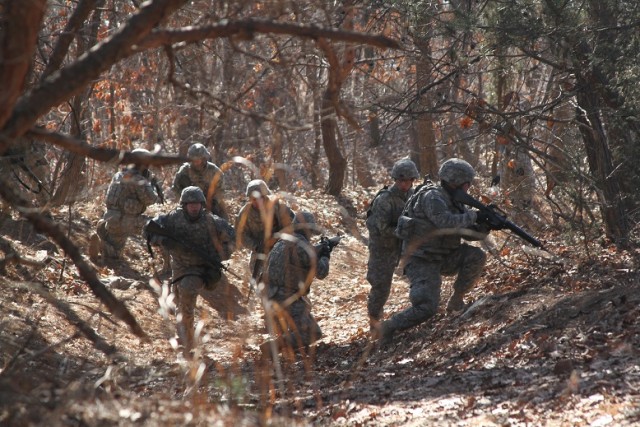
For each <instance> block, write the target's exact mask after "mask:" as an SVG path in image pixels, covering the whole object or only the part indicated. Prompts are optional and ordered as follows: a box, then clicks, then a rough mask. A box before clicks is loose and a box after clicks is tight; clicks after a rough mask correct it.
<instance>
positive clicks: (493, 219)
mask: <svg viewBox="0 0 640 427" xmlns="http://www.w3.org/2000/svg"><path fill="white" fill-rule="evenodd" d="M453 200H455V201H458V202H460V203H463V204H465V205H467V206H471V207H473V208H476V209H478V210H479V211H480V212H482V213H484V214H486V215H487V217H488V218H489V220H488V224H487V225H489V227H490V228H491V229H492V230H501V229H504V228H506V229H508V230H510V231H511V232H512V233H513V234H515V235H516V236H518V237H520V238H521V239H523V240H526V241H527V242H529V243H531V244H532V245H533V246H535V247H536V248H541V249H544V248H543V246H542V242H540V241H539V240H538V239H536V238H535V237H533V236H532V235H530V234H529V233H527V232H526V231H524V230H523V229H522V228H520V227H518V226H517V225H516V224H514V223H513V222H511V221H509V220H508V219H507V217H506V215H503V214H501V213H500V212H498V210H497V208H495V207H494V206H487V205H485V204H484V203H482V202H480V201H479V200H476V199H474V198H473V197H472V196H471V195H470V194H467V193H466V192H464V191H462V190H460V189H458V190H456V191H455V192H454V193H453Z"/></svg>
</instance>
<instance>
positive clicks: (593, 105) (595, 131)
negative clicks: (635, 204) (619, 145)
mask: <svg viewBox="0 0 640 427" xmlns="http://www.w3.org/2000/svg"><path fill="white" fill-rule="evenodd" d="M577 83H578V85H577V86H578V89H577V100H578V107H579V110H578V111H579V112H578V121H579V122H580V124H581V126H580V132H581V133H582V138H583V140H584V146H585V151H586V152H587V161H588V162H589V169H590V170H591V173H592V175H593V177H594V179H595V181H596V185H597V186H598V189H599V191H598V197H599V198H600V202H601V204H602V206H601V210H602V219H603V222H604V227H605V233H606V235H607V237H608V238H610V239H611V240H613V241H614V242H615V243H616V244H619V245H622V246H625V245H626V244H627V243H628V240H629V220H628V218H627V213H626V212H625V210H624V207H623V203H622V197H621V195H620V184H619V182H618V178H617V175H616V174H615V173H614V167H613V161H612V157H611V150H610V148H609V142H608V140H607V135H606V133H605V130H604V127H603V124H602V120H601V117H600V113H599V108H598V95H597V91H596V90H595V89H594V88H593V85H591V84H590V82H589V81H588V80H587V78H586V77H585V76H583V75H578V76H577Z"/></svg>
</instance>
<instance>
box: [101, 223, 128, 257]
mask: <svg viewBox="0 0 640 427" xmlns="http://www.w3.org/2000/svg"><path fill="white" fill-rule="evenodd" d="M98 235H99V236H100V238H101V239H102V250H103V255H104V256H106V257H108V258H120V256H121V254H122V250H123V249H124V244H125V243H126V241H127V237H128V235H127V227H126V225H125V223H124V222H123V221H122V218H119V217H111V218H105V225H104V234H103V235H100V234H98Z"/></svg>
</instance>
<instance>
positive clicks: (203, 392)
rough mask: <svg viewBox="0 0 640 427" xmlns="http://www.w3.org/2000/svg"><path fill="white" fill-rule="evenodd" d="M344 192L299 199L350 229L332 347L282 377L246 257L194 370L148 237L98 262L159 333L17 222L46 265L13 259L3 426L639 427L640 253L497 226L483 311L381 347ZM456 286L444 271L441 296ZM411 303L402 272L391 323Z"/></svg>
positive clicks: (207, 321)
mask: <svg viewBox="0 0 640 427" xmlns="http://www.w3.org/2000/svg"><path fill="white" fill-rule="evenodd" d="M346 196H347V197H345V198H343V199H342V204H343V205H344V206H341V205H340V204H339V203H338V201H337V200H336V199H335V198H332V197H330V196H327V195H324V194H322V193H320V192H312V193H307V194H304V195H300V196H297V199H296V201H295V203H294V206H293V207H294V209H295V210H298V209H309V210H312V211H314V212H315V213H316V214H317V216H318V218H319V223H320V224H321V225H323V226H324V227H325V228H326V229H327V230H328V232H327V233H328V234H329V235H333V234H336V233H340V234H343V235H344V236H345V237H344V238H343V240H342V242H341V243H340V245H339V246H338V247H337V248H336V249H335V251H334V253H333V255H332V258H331V272H330V274H329V276H328V277H327V278H326V279H325V280H323V281H317V280H316V281H315V282H314V284H313V285H312V290H311V293H310V298H311V301H312V302H313V313H314V315H315V317H316V319H317V320H318V322H319V324H320V326H321V327H322V329H323V332H324V338H323V339H322V340H321V342H320V343H319V344H318V345H317V346H316V347H314V348H312V352H311V353H312V354H310V355H309V356H308V357H305V358H300V357H299V356H298V357H297V358H293V359H292V358H290V357H287V356H286V355H284V356H283V357H282V358H281V359H280V360H279V363H278V364H277V365H276V367H275V369H271V368H269V369H266V368H264V366H263V362H261V353H260V350H259V345H260V343H262V342H263V341H264V340H265V339H266V338H267V335H266V333H265V330H264V325H263V320H262V308H261V304H260V302H259V301H258V299H257V298H256V297H255V294H254V295H251V296H248V297H247V295H248V286H247V281H246V278H247V276H248V274H249V273H248V271H247V262H248V253H247V252H246V251H244V250H242V251H238V252H236V253H235V254H234V256H233V258H232V259H231V261H230V263H229V268H230V270H232V271H234V272H236V273H238V274H239V275H240V276H242V277H244V279H243V280H240V279H237V278H235V277H230V282H231V284H232V285H233V287H232V288H229V289H226V290H224V289H218V290H215V291H213V292H212V293H211V295H209V296H208V298H206V299H199V303H198V313H197V316H198V318H199V319H201V320H202V322H203V329H202V332H201V333H200V336H201V338H202V341H203V342H202V344H201V346H200V354H199V355H198V357H197V359H196V360H195V361H186V360H184V358H183V357H182V356H181V353H180V351H178V350H176V349H175V346H173V345H172V343H173V342H174V341H173V337H174V335H175V324H174V322H175V319H174V316H173V314H171V312H170V311H168V310H167V309H166V307H167V303H170V302H171V301H170V299H169V300H167V298H165V297H159V293H161V292H162V286H158V284H157V282H150V278H151V274H150V272H151V271H153V268H159V263H158V262H157V261H154V260H150V259H149V257H148V256H147V254H146V249H145V245H144V242H142V241H141V240H136V239H133V240H131V242H130V244H129V245H128V247H127V249H126V253H125V260H124V262H119V263H116V264H113V265H107V266H100V267H99V274H100V276H101V278H103V280H104V281H105V283H108V287H109V289H110V290H111V291H112V292H113V294H114V295H115V296H116V297H117V298H118V299H120V300H121V301H123V302H124V303H125V304H126V306H127V307H128V308H129V310H130V311H131V312H132V313H133V315H134V316H135V317H136V319H137V320H138V322H139V323H140V325H141V326H142V328H143V329H144V331H145V332H146V334H147V335H148V339H147V340H141V339H140V338H138V337H136V336H135V335H133V334H132V333H131V332H130V330H129V329H128V328H127V327H126V326H125V325H124V324H123V323H122V322H120V321H118V320H116V319H115V317H114V316H113V315H111V314H109V313H108V312H106V309H105V307H104V306H103V305H102V304H101V303H100V302H99V301H98V300H97V298H96V297H95V296H94V295H93V294H92V293H91V291H90V289H89V288H88V286H87V285H86V284H85V283H84V282H83V281H82V280H81V279H80V278H79V275H78V272H77V270H76V268H75V267H74V266H73V265H72V264H70V262H69V261H68V260H66V261H65V258H64V256H63V255H62V254H61V253H59V252H55V251H54V250H53V249H54V246H53V245H51V244H50V243H48V242H47V241H45V240H44V239H43V238H42V237H41V236H39V235H37V234H35V233H34V232H33V231H32V229H31V227H30V226H29V224H26V223H24V222H22V221H20V220H17V219H16V218H4V219H3V220H2V222H1V223H0V231H1V232H2V235H3V236H4V237H5V239H7V240H8V241H10V242H11V243H12V244H13V245H14V247H15V248H16V249H19V250H20V251H21V253H23V254H24V255H25V256H26V257H28V258H29V259H31V260H33V261H34V265H33V266H25V265H16V264H9V265H8V266H6V271H5V272H4V273H5V274H4V277H0V280H1V282H2V292H0V425H11V426H27V425H47V426H105V425H106V426H117V425H118V426H124V425H145V426H160V425H162V426H164V425H233V426H236V425H287V426H289V425H349V426H365V425H409V426H418V425H420V426H422V425H443V426H543V425H546V426H607V425H610V426H624V425H629V426H631V425H638V423H640V366H639V364H638V357H639V356H640V322H639V320H638V319H640V282H639V280H638V279H639V274H638V270H637V265H638V261H639V260H640V253H639V252H638V251H637V250H630V251H620V250H617V249H616V248H615V247H614V246H608V245H602V244H601V245H600V246H598V247H594V246H593V245H592V246H591V247H590V248H589V251H587V250H586V248H585V247H583V246H581V245H568V244H564V243H561V241H562V239H561V238H559V237H554V236H552V235H551V234H550V233H546V235H542V236H541V237H542V238H543V240H545V241H546V245H547V247H548V249H549V252H550V253H551V254H552V255H551V256H542V255H541V254H540V253H537V252H535V251H530V250H525V249H523V247H522V246H521V245H520V242H516V241H515V238H510V239H509V240H508V242H507V244H504V242H503V240H504V238H505V237H506V234H504V233H502V232H497V233H495V237H494V246H493V247H492V249H491V255H490V256H489V261H488V265H487V267H486V269H485V273H484V275H483V277H482V278H481V280H480V282H479V283H478V285H477V286H476V288H475V289H474V290H473V292H472V293H471V294H470V295H469V299H470V300H471V301H475V303H474V304H473V305H472V306H471V307H470V308H469V309H468V310H467V311H466V312H464V313H462V314H457V315H450V314H446V313H445V312H444V311H443V310H442V309H441V311H440V312H439V313H438V314H437V315H436V316H435V318H433V319H432V320H431V321H429V322H427V323H425V324H423V325H420V326H418V327H415V328H413V329H410V330H408V331H405V332H403V333H399V334H398V335H397V336H396V338H395V341H394V342H393V344H392V345H391V346H389V347H388V348H385V349H380V348H378V347H377V345H376V344H375V342H371V341H370V339H369V335H368V329H369V327H368V319H367V314H366V298H367V294H368V290H369V285H368V283H367V282H366V280H365V275H366V261H367V248H366V244H365V236H366V233H365V230H366V229H365V228H364V223H363V220H362V218H361V217H362V212H363V211H364V208H363V202H364V201H365V200H368V199H369V198H370V196H371V193H370V192H369V193H367V194H365V193H364V192H361V193H359V194H355V193H354V194H347V195H346ZM345 201H346V203H345ZM240 202H241V200H240V198H238V200H237V201H236V203H235V204H232V206H231V211H232V212H237V210H238V207H239V204H240ZM160 209H163V207H160V206H155V207H154V208H153V211H152V212H151V213H155V212H159V211H160ZM100 213H101V211H100V208H99V207H96V206H95V202H93V204H78V205H76V206H74V207H73V208H72V211H71V212H69V211H68V210H67V209H62V210H59V211H56V212H52V215H53V217H54V218H55V219H56V220H57V221H58V223H59V224H60V226H61V227H63V228H64V229H66V230H68V231H69V233H70V235H71V237H72V238H73V239H74V240H75V241H76V242H77V243H78V245H79V246H80V247H82V248H83V249H86V245H87V238H88V235H89V233H90V232H91V230H92V227H93V224H95V221H96V220H97V219H98V218H99V215H100ZM356 213H358V217H359V218H358V219H355V216H356ZM154 283H155V284H154ZM38 284H43V285H44V287H42V286H41V285H38ZM450 285H451V280H450V279H445V281H444V283H443V291H442V292H443V297H442V300H443V301H446V299H447V297H448V295H449V294H450ZM37 289H40V291H36V290H37ZM225 291H231V292H230V293H229V292H225ZM225 293H226V294H227V295H231V296H232V298H234V299H237V305H236V306H235V310H231V311H230V310H228V309H229V307H230V306H229V305H228V304H227V305H224V304H222V300H223V294H225ZM407 296H408V284H407V282H406V280H405V278H403V277H402V276H401V275H397V276H395V277H394V286H393V289H392V293H391V296H390V299H389V302H388V304H387V306H386V308H385V311H386V313H387V314H390V313H394V312H396V311H398V310H401V309H402V308H404V307H406V306H407V305H408V304H409V303H408V298H407ZM52 298H54V299H55V301H58V302H61V303H64V306H63V305H62V304H53V303H52V302H51V301H53V300H52ZM221 304H222V306H221ZM69 312H73V313H75V314H77V316H79V318H80V319H81V320H82V321H83V322H85V323H86V324H88V325H90V326H91V327H92V329H93V330H94V331H95V332H96V333H97V334H99V335H100V336H102V337H103V338H104V339H105V340H107V342H109V343H111V344H113V345H115V346H116V347H117V349H118V353H117V357H115V358H108V357H106V356H105V355H104V354H103V353H102V352H100V351H99V350H97V349H96V348H94V346H93V344H92V343H91V342H90V341H89V340H87V339H86V338H85V337H84V336H83V335H82V334H81V333H80V332H79V330H78V329H77V327H76V324H77V321H76V322H74V321H72V320H69V316H68V313H69ZM65 313H67V314H65ZM230 313H231V314H232V315H231V316H230V315H229V314H230ZM258 379H260V380H258Z"/></svg>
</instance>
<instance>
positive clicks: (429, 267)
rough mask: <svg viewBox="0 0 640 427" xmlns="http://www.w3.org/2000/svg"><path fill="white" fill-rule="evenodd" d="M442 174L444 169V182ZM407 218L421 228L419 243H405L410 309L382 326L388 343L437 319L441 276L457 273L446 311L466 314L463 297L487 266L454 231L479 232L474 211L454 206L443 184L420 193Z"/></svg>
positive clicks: (479, 252)
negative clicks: (475, 230) (403, 331)
mask: <svg viewBox="0 0 640 427" xmlns="http://www.w3.org/2000/svg"><path fill="white" fill-rule="evenodd" d="M455 160H457V159H455ZM465 163H466V162H465ZM467 165H468V164H467ZM443 167H444V165H443ZM469 168H470V166H469ZM442 175H443V173H442V168H441V172H440V176H441V178H442ZM471 179H472V178H471ZM463 182H464V181H463ZM469 182H470V180H469ZM461 183H462V182H459V183H455V184H461ZM443 184H444V183H443ZM407 216H409V217H411V218H414V219H417V220H418V221H419V224H420V229H419V233H416V234H417V236H416V238H415V239H413V240H409V241H404V250H405V251H406V253H405V256H407V257H408V261H407V264H406V266H405V270H404V272H405V274H406V276H407V277H408V279H409V281H410V283H411V285H410V291H409V300H410V301H411V307H409V308H407V309H405V310H404V311H401V312H399V313H396V314H394V315H393V316H392V317H391V318H390V319H389V320H388V321H386V322H384V323H383V324H382V335H383V340H385V341H388V340H390V339H391V337H392V336H393V333H394V332H395V331H396V330H404V329H408V328H410V327H412V326H415V325H418V324H420V323H423V322H425V321H426V320H427V319H429V318H431V317H432V316H433V315H435V314H436V312H437V310H438V306H439V304H440V286H441V283H442V278H441V276H442V275H455V274H457V278H456V280H455V282H454V284H453V295H452V297H451V299H450V301H449V304H448V307H447V309H448V310H459V309H462V308H463V307H464V303H463V296H464V295H465V293H466V292H467V291H468V290H469V289H471V288H472V287H473V285H474V284H475V282H476V281H477V280H478V279H479V278H480V275H481V274H482V270H483V267H484V264H485V262H486V255H485V253H484V251H482V249H480V248H478V247H475V246H470V245H467V244H465V243H462V242H461V235H460V233H459V232H456V229H461V228H474V227H475V223H476V217H477V213H476V211H472V210H468V209H467V208H466V207H465V206H464V205H463V204H461V203H458V202H454V201H453V200H452V198H451V196H450V194H449V192H448V191H447V189H446V188H444V187H443V186H442V185H439V186H438V185H434V184H432V185H428V186H426V187H425V188H424V189H421V190H419V191H418V192H417V193H416V195H415V196H414V198H413V199H412V200H411V202H410V205H409V206H408V212H407Z"/></svg>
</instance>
